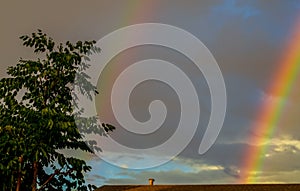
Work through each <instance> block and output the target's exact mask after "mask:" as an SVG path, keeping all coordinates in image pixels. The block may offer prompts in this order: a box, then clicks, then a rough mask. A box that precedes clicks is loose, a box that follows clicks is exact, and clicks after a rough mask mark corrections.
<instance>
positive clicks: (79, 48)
mask: <svg viewBox="0 0 300 191" xmlns="http://www.w3.org/2000/svg"><path fill="white" fill-rule="evenodd" d="M20 39H21V40H23V45H24V46H26V47H31V48H33V49H34V52H35V53H39V55H40V56H41V58H42V59H41V58H40V59H37V60H24V59H20V61H19V63H18V64H17V65H16V66H13V67H9V68H8V71H7V73H8V74H9V75H10V77H8V78H3V79H1V80H0V180H1V181H0V182H1V183H0V184H2V185H1V187H0V189H1V190H17V191H18V190H32V191H36V190H74V189H76V190H91V189H93V188H95V186H92V185H86V183H85V179H84V173H86V172H88V171H90V170H91V167H90V166H88V165H87V164H86V162H85V161H83V160H80V159H78V158H76V157H66V156H65V155H63V154H61V152H59V150H61V149H79V150H83V151H86V152H93V149H99V148H98V147H97V146H95V143H94V142H93V141H90V142H89V143H86V142H84V140H83V139H82V138H83V135H82V134H81V133H80V132H79V130H78V128H77V127H76V121H75V119H76V120H79V122H80V123H81V124H83V127H84V129H85V130H86V131H88V132H94V133H101V134H105V133H107V132H108V131H112V130H113V129H114V127H113V126H111V125H107V124H102V125H100V126H99V125H97V118H96V117H91V118H85V119H84V118H77V117H76V118H75V115H76V113H74V107H73V106H74V105H75V106H76V101H77V100H76V99H75V100H74V99H72V92H73V88H76V87H77V88H80V90H81V92H82V93H83V94H85V95H86V96H89V97H90V96H91V95H92V94H93V93H98V92H97V90H96V88H95V86H94V85H92V84H91V83H90V82H89V81H88V75H86V74H85V73H84V70H85V69H86V68H87V67H88V64H86V63H85V60H86V59H88V56H89V55H90V54H91V53H98V52H99V48H97V47H95V45H94V44H95V41H85V42H81V41H78V42H77V43H71V42H69V41H68V42H66V43H65V44H62V43H60V44H58V45H57V44H56V43H55V42H54V41H53V39H52V38H50V37H48V36H47V35H46V34H44V33H43V32H42V31H41V30H38V32H37V33H32V35H31V36H28V35H24V36H21V37H20ZM76 75H78V76H77V77H78V79H80V80H78V81H75V77H76ZM74 85H76V86H74ZM79 109H80V108H79ZM80 120H81V121H80ZM77 124H78V123H77ZM99 127H100V128H99ZM81 128H82V127H81Z"/></svg>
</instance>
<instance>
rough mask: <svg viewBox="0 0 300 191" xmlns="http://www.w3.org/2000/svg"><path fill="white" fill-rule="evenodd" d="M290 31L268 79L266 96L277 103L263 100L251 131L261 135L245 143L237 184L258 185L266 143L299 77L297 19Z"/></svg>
mask: <svg viewBox="0 0 300 191" xmlns="http://www.w3.org/2000/svg"><path fill="white" fill-rule="evenodd" d="M297 22H298V23H297V24H296V25H295V28H294V30H292V33H291V34H290V36H289V37H288V40H287V44H286V47H285V49H284V54H283V55H282V58H281V59H280V62H279V68H278V71H277V72H276V73H275V75H274V76H273V78H272V80H273V81H272V84H271V86H270V88H269V89H267V94H269V95H272V96H278V97H280V98H281V99H280V101H278V102H276V103H272V102H270V101H267V100H266V101H263V103H262V107H261V110H260V112H258V114H257V117H256V118H255V122H254V123H253V125H252V127H251V129H252V130H253V131H254V132H255V133H258V134H259V135H262V136H257V135H254V136H252V137H251V138H250V140H249V142H250V143H251V144H253V145H252V146H250V147H249V149H248V150H246V154H245V155H244V156H245V158H244V159H243V163H242V169H243V170H242V171H243V172H242V173H241V179H240V180H239V183H258V182H259V179H258V176H257V174H256V173H259V172H261V171H262V168H263V163H264V158H265V155H266V154H267V153H266V152H267V149H268V144H266V143H267V141H268V140H270V139H271V138H272V137H273V135H274V132H275V131H276V128H277V127H278V123H279V120H280V117H281V115H282V114H283V110H284V106H285V104H286V100H287V98H288V96H289V94H290V92H291V90H292V88H293V86H294V85H295V83H294V82H295V80H296V79H297V77H299V74H300V19H299V20H297Z"/></svg>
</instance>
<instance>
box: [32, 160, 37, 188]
mask: <svg viewBox="0 0 300 191" xmlns="http://www.w3.org/2000/svg"><path fill="white" fill-rule="evenodd" d="M37 174H38V162H37V161H34V162H33V180H32V185H31V188H32V191H36V184H37Z"/></svg>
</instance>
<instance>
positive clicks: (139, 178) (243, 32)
mask: <svg viewBox="0 0 300 191" xmlns="http://www.w3.org/2000/svg"><path fill="white" fill-rule="evenodd" d="M299 13H300V1H298V0H285V1H282V0H273V1H265V0H239V1H237V0H207V1H193V0H189V1H180V0H173V1H171V0H170V1H168V0H162V1H158V0H151V1H150V0H149V1H148V0H145V1H137V0H136V1H133V0H132V1H129V0H128V1H121V0H116V1H109V0H107V1H106V0H101V1H91V0H88V1H58V0H54V1H43V2H41V1H33V0H29V1H21V2H17V1H6V2H1V6H0V25H1V35H0V42H1V43H0V55H1V64H0V77H5V76H6V74H5V71H6V68H7V67H8V66H12V65H15V64H17V62H18V59H19V58H21V57H22V58H30V59H35V58H36V57H37V56H38V55H35V54H33V53H32V52H31V50H30V49H28V48H24V47H22V43H21V41H20V40H19V39H18V37H19V36H21V35H23V34H30V33H32V32H34V31H36V30H37V29H42V30H43V31H44V32H45V33H47V34H48V35H49V36H51V37H52V38H53V39H55V40H56V41H57V42H61V41H62V42H64V41H68V40H69V41H73V42H75V41H77V40H96V41H98V40H99V39H101V38H103V37H104V36H105V35H107V34H110V33H111V32H113V31H115V30H117V29H119V28H122V27H125V26H129V25H133V24H141V23H163V24H167V25H172V26H175V27H178V28H181V29H183V30H185V31H188V32H189V33H190V34H192V35H194V36H195V37H197V38H198V39H199V40H200V41H201V42H202V43H203V44H204V45H205V46H206V47H207V48H208V50H209V51H210V52H211V54H212V55H213V57H214V58H215V60H216V62H217V64H218V66H219V68H220V71H221V72H222V75H223V78H224V82H225V86H226V94H227V108H226V114H225V119H224V124H223V126H222V129H221V131H220V134H219V136H218V137H217V140H216V142H215V143H214V144H213V145H212V147H211V148H210V149H209V150H208V151H207V152H206V153H204V154H202V155H200V154H199V153H198V148H199V144H200V143H201V140H202V139H203V134H204V132H205V129H206V126H207V124H208V121H209V117H210V115H211V108H212V105H211V99H212V98H211V95H210V92H209V87H208V86H209V84H207V82H206V81H205V80H206V78H205V77H204V76H203V75H202V74H201V72H200V71H197V69H195V67H193V66H192V65H193V63H192V61H191V60H189V59H187V58H186V57H184V56H183V55H182V54H180V53H178V52H176V51H173V50H171V49H168V48H166V47H161V46H150V45H148V46H140V47H134V48H129V49H127V50H125V51H123V52H122V53H120V54H118V55H116V56H115V57H114V58H113V59H112V60H111V61H110V63H109V65H108V67H107V68H106V69H105V71H104V73H103V75H102V76H101V77H100V78H99V81H98V84H97V86H98V88H99V89H100V90H101V91H102V92H103V93H100V95H99V97H97V98H96V101H95V105H96V108H97V111H98V114H99V116H100V117H101V120H104V121H106V122H108V123H111V124H113V125H115V126H116V127H117V130H116V131H114V132H112V133H111V136H112V137H113V138H114V140H116V141H118V142H119V143H121V144H123V145H126V146H128V147H133V148H139V149H141V155H139V156H135V157H137V158H138V161H139V164H148V163H149V162H150V163H151V161H152V160H156V158H157V157H159V156H157V155H150V156H149V155H147V153H143V149H145V148H150V147H153V146H155V145H158V144H162V143H164V141H166V140H168V139H169V138H170V137H172V135H173V134H174V132H175V131H176V126H177V124H178V123H179V118H180V117H181V113H180V109H181V108H180V100H179V99H178V96H177V95H176V92H174V90H173V89H172V87H170V86H168V85H166V84H164V83H162V82H159V81H152V82H148V83H142V84H139V86H137V87H136V88H135V89H134V90H133V91H132V93H131V97H130V103H129V105H130V109H131V112H132V115H133V116H134V117H135V118H136V119H137V120H139V121H147V120H148V119H149V113H148V106H149V103H150V102H151V101H153V100H156V99H160V100H161V101H163V102H164V104H165V106H166V109H167V110H168V113H167V116H166V119H165V121H164V123H163V124H162V125H161V127H160V129H159V130H157V131H155V132H153V133H150V134H147V135H137V134H135V133H130V132H128V131H126V130H125V129H124V128H122V125H120V123H119V122H118V121H117V120H116V118H115V117H114V116H113V112H112V108H111V106H110V104H111V102H110V95H111V93H110V91H111V89H112V86H113V84H114V82H115V80H116V78H117V77H118V75H119V74H120V72H121V71H122V70H124V69H125V68H126V67H128V66H130V65H131V64H132V63H134V62H137V61H139V60H143V59H150V58H155V59H162V60H167V61H168V62H171V63H174V64H175V65H176V66H178V67H179V68H180V69H181V70H183V71H185V73H186V74H187V75H188V76H189V77H190V78H191V80H192V82H193V84H194V86H195V89H196V92H197V94H198V98H199V102H200V108H201V115H200V117H199V125H198V126H197V130H196V132H195V134H194V135H193V137H192V140H191V141H190V142H189V144H188V145H187V146H186V147H185V148H184V149H183V151H182V152H180V153H179V154H178V155H177V156H175V157H174V158H173V159H172V160H170V161H169V162H167V163H165V164H162V165H159V166H156V167H152V168H147V169H138V170H134V169H130V168H129V166H128V165H126V162H128V161H126V158H125V157H124V158H122V157H119V158H118V162H117V163H118V164H121V163H124V165H123V166H122V167H119V166H115V165H113V164H111V163H109V162H105V161H103V160H102V159H101V158H99V157H98V156H96V155H86V154H83V153H80V152H74V151H65V153H67V154H69V155H76V156H78V157H82V158H84V159H86V160H87V162H88V163H89V164H90V165H91V166H92V167H93V169H92V171H91V172H90V173H88V174H86V177H87V181H88V182H90V183H94V184H96V185H98V186H100V185H104V184H147V181H148V178H155V183H157V184H224V183H226V184H233V183H299V182H300V179H299V177H300V165H299V162H298V161H299V159H300V136H299V130H300V127H299V124H300V118H299V117H298V116H299V113H300V107H299V104H300V90H299V88H297V87H298V84H299V83H300V69H299V67H297V66H299V65H300V62H299V58H298V61H297V60H296V61H294V62H288V61H286V60H289V59H288V58H290V57H293V56H294V57H295V56H297V55H300V53H298V52H300V49H299V47H300V46H297V45H295V46H292V45H293V44H297V43H298V44H300V41H297V34H298V36H299V35H300V29H299V27H300V14H299ZM297 31H298V32H297ZM298 39H299V37H298ZM111 46H118V42H113V43H112V44H111ZM100 48H101V49H102V50H105V48H106V47H101V44H100ZM100 56H101V53H100ZM290 60H292V58H291V59H290ZM289 65H290V66H291V67H290V68H291V69H287V68H288V67H287V66H289ZM285 70H287V71H288V72H287V74H286V77H281V76H282V75H281V73H282V71H285ZM212 75H213V74H212ZM280 79H282V80H281V81H280ZM279 87H281V88H279ZM276 88H277V89H279V90H278V91H276ZM284 88H286V89H289V90H286V91H283V90H282V91H280V89H284ZM101 91H100V92H101ZM120 104H121V103H120ZM276 112H277V114H276ZM268 115H270V116H271V117H269V118H268V117H264V116H268ZM273 115H274V116H275V117H273V118H274V120H272V119H271V118H272V116H273ZM274 121H275V122H274ZM186 128H187V132H188V130H189V128H191V127H190V126H189V124H187V125H186ZM183 136H184V135H183ZM100 146H101V144H100ZM104 154H105V153H104ZM108 155H113V154H111V153H108ZM131 165H132V164H131ZM132 166H134V164H133V165H132Z"/></svg>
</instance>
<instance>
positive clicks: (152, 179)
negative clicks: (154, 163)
mask: <svg viewBox="0 0 300 191" xmlns="http://www.w3.org/2000/svg"><path fill="white" fill-rule="evenodd" d="M154 181H155V180H154V178H149V185H150V186H153V183H154Z"/></svg>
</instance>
